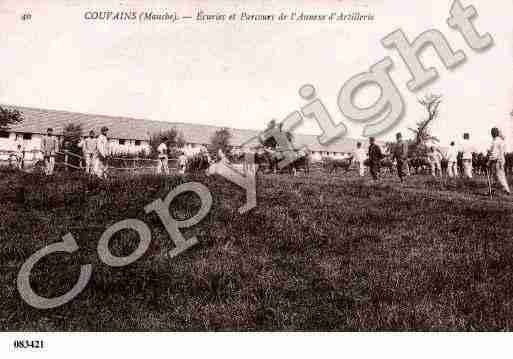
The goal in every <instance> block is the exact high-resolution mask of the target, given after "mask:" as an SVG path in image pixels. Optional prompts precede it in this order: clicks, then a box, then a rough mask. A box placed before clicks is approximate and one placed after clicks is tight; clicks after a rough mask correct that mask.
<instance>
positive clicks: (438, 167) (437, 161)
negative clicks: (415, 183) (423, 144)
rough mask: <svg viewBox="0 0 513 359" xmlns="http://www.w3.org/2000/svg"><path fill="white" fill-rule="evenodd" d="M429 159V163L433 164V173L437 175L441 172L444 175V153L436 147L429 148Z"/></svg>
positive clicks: (434, 175)
mask: <svg viewBox="0 0 513 359" xmlns="http://www.w3.org/2000/svg"><path fill="white" fill-rule="evenodd" d="M428 159H429V165H430V166H431V175H432V176H433V177H436V176H437V173H440V177H442V154H441V153H440V152H438V151H437V150H435V148H434V147H431V148H430V149H429V153H428Z"/></svg>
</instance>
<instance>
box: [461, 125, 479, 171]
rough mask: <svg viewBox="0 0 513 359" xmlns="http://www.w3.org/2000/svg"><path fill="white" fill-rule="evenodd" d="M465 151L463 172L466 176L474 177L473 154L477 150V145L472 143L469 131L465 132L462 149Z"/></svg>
mask: <svg viewBox="0 0 513 359" xmlns="http://www.w3.org/2000/svg"><path fill="white" fill-rule="evenodd" d="M460 152H462V153H463V157H462V159H463V172H464V174H465V177H467V178H472V154H473V153H475V152H476V150H475V147H474V146H473V145H472V144H471V143H470V136H469V134H468V133H464V134H463V142H462V143H461V150H460Z"/></svg>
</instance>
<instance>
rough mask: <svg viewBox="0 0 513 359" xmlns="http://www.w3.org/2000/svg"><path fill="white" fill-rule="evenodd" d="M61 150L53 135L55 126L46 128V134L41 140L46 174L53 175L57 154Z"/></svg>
mask: <svg viewBox="0 0 513 359" xmlns="http://www.w3.org/2000/svg"><path fill="white" fill-rule="evenodd" d="M58 150H59V142H58V140H57V138H56V137H54V136H53V128H48V129H47V130H46V136H43V138H42V140H41V152H43V159H44V161H45V174H46V175H47V176H51V175H52V174H53V170H54V168H55V156H56V155H57V151H58Z"/></svg>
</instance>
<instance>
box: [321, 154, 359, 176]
mask: <svg viewBox="0 0 513 359" xmlns="http://www.w3.org/2000/svg"><path fill="white" fill-rule="evenodd" d="M353 159H354V157H353V156H351V157H348V158H344V159H334V158H330V157H324V158H323V159H322V162H323V167H324V169H325V170H326V171H327V172H328V173H329V174H333V173H335V172H337V170H339V169H342V170H344V171H345V172H344V173H347V172H348V171H349V170H350V168H351V164H352V163H353Z"/></svg>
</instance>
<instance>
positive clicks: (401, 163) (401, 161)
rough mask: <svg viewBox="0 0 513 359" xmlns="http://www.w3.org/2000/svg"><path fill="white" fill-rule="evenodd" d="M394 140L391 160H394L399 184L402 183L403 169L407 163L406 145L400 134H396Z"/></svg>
mask: <svg viewBox="0 0 513 359" xmlns="http://www.w3.org/2000/svg"><path fill="white" fill-rule="evenodd" d="M395 138H396V140H397V142H396V144H395V146H394V148H393V151H392V159H395V160H396V166H397V175H398V176H399V179H400V180H401V182H403V180H404V177H405V167H406V165H407V163H408V144H407V143H406V142H405V141H403V135H402V134H401V132H398V133H397V134H396V135H395Z"/></svg>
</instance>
